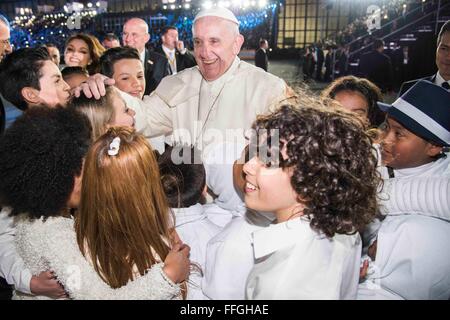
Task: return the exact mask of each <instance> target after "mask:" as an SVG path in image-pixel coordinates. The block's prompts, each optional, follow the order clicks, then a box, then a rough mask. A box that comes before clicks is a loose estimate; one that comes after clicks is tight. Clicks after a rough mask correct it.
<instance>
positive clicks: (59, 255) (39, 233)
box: [13, 216, 180, 300]
mask: <svg viewBox="0 0 450 320" xmlns="http://www.w3.org/2000/svg"><path fill="white" fill-rule="evenodd" d="M15 242H16V247H17V252H18V253H19V255H20V256H21V257H22V259H23V261H24V263H25V266H26V267H27V268H29V269H30V271H31V273H32V274H33V275H38V274H39V273H40V272H42V271H48V270H52V271H53V272H54V274H55V275H56V276H57V279H58V281H59V282H60V283H61V284H62V285H63V286H64V288H65V289H66V291H67V292H68V294H69V296H70V298H72V299H92V300H94V299H104V300H109V299H121V300H125V299H130V300H131V299H133V300H134V299H136V300H138V299H142V300H158V299H160V300H168V299H177V298H179V297H180V286H179V285H177V284H175V283H173V282H172V281H170V279H168V278H167V276H166V275H165V274H164V272H163V270H162V267H163V263H158V264H155V265H153V266H152V267H151V268H150V269H149V270H148V272H147V273H146V274H145V275H144V276H142V277H139V278H137V279H135V280H134V281H130V282H128V284H127V285H125V286H122V287H120V288H118V289H113V288H111V287H110V286H109V285H108V284H106V283H105V282H104V281H103V280H102V279H101V278H100V276H99V275H98V273H97V272H96V271H95V269H94V268H93V266H92V265H91V264H90V263H89V262H88V261H87V260H86V259H85V257H84V256H83V255H82V253H81V252H80V250H79V247H78V244H77V240H76V234H75V230H74V221H73V219H70V218H63V217H51V218H47V220H46V221H45V222H44V221H43V219H36V220H29V219H27V218H26V217H24V216H21V217H18V221H17V224H16V239H15ZM13 299H49V298H47V297H43V296H31V295H26V294H23V293H21V292H18V291H16V292H15V293H14V296H13Z"/></svg>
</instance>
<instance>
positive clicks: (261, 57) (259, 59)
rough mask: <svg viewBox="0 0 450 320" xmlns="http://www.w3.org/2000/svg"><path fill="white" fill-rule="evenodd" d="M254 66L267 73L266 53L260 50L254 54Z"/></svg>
mask: <svg viewBox="0 0 450 320" xmlns="http://www.w3.org/2000/svg"><path fill="white" fill-rule="evenodd" d="M255 66H257V67H260V68H261V69H263V70H264V71H267V67H268V66H269V58H267V53H266V52H265V51H264V50H263V49H261V48H259V49H258V50H256V52H255Z"/></svg>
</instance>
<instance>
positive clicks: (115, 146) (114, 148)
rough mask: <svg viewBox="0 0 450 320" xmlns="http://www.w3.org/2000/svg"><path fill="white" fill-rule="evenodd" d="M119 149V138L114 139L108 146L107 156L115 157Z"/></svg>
mask: <svg viewBox="0 0 450 320" xmlns="http://www.w3.org/2000/svg"><path fill="white" fill-rule="evenodd" d="M119 148H120V138H119V137H115V138H114V139H113V141H112V142H111V143H110V144H109V150H108V154H109V155H110V156H115V155H117V154H118V153H119Z"/></svg>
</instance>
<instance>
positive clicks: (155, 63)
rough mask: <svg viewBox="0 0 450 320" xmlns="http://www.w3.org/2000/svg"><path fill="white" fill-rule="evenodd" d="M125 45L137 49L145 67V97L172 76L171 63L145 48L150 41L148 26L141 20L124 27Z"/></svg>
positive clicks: (128, 23) (129, 22) (131, 21)
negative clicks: (167, 77) (163, 79)
mask: <svg viewBox="0 0 450 320" xmlns="http://www.w3.org/2000/svg"><path fill="white" fill-rule="evenodd" d="M122 35H123V44H124V45H126V46H130V47H132V48H135V49H137V51H138V52H139V56H140V59H141V62H142V65H143V66H144V72H145V82H146V84H145V93H144V94H145V95H148V94H150V93H151V92H152V91H153V90H155V89H156V87H157V86H158V84H159V83H160V82H161V80H162V78H164V77H165V76H167V75H169V74H170V67H169V61H168V60H167V58H166V57H164V56H163V55H160V54H159V53H156V52H153V51H150V50H148V49H146V48H145V44H146V43H147V42H148V41H149V40H150V34H149V33H148V24H147V23H146V22H145V21H144V20H142V19H139V18H132V19H130V20H128V21H127V22H126V23H125V24H124V26H123V34H122Z"/></svg>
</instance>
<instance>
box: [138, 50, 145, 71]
mask: <svg viewBox="0 0 450 320" xmlns="http://www.w3.org/2000/svg"><path fill="white" fill-rule="evenodd" d="M139 57H140V58H141V62H142V65H143V66H144V68H145V49H144V50H142V52H141V53H140V54H139Z"/></svg>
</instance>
